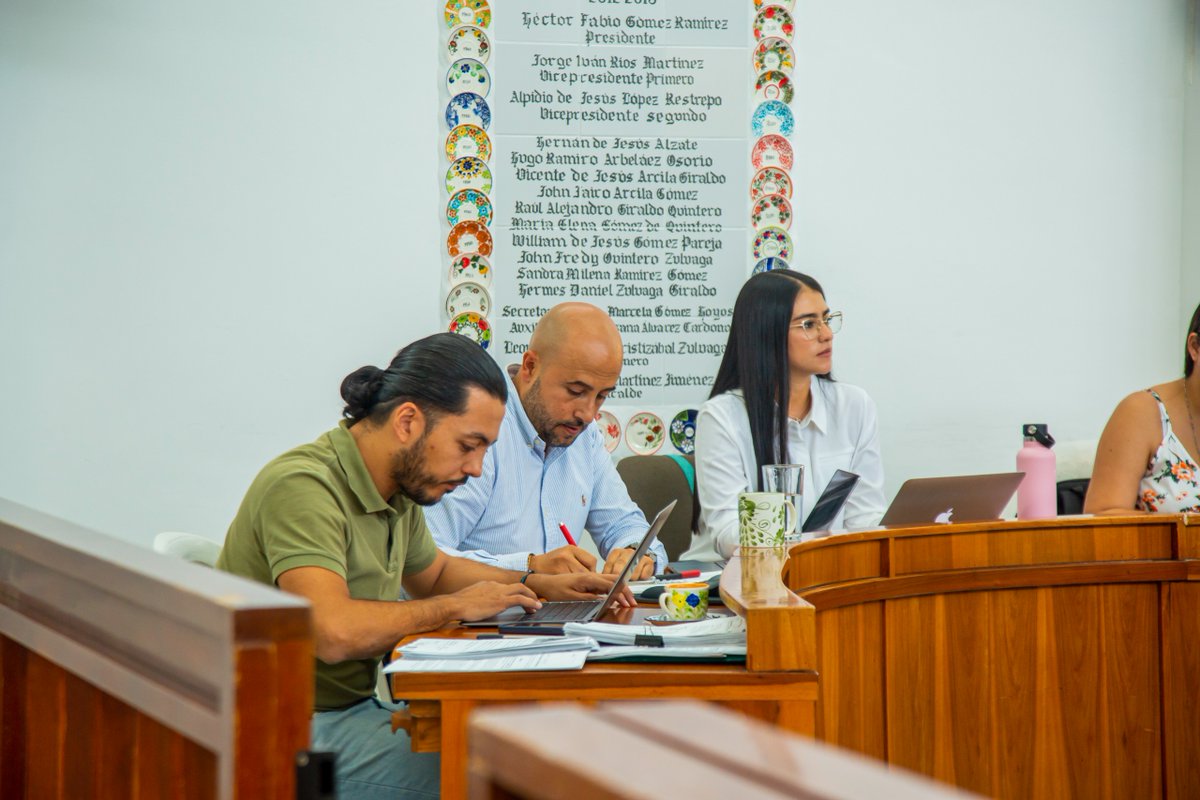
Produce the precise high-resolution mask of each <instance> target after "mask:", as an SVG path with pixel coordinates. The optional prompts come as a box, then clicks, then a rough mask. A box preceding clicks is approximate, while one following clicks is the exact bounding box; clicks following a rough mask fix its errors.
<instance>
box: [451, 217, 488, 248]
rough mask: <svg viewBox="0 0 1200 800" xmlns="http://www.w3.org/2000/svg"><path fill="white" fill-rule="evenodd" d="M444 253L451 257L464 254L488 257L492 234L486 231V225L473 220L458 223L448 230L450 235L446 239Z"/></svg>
mask: <svg viewBox="0 0 1200 800" xmlns="http://www.w3.org/2000/svg"><path fill="white" fill-rule="evenodd" d="M446 252H447V253H449V254H450V255H452V256H459V255H464V254H466V253H479V254H480V255H483V256H490V255H491V254H492V232H491V231H489V230H488V229H487V225H484V224H483V223H482V222H477V221H476V220H473V219H472V220H467V221H466V222H460V223H458V224H457V225H455V226H454V227H453V228H451V229H450V235H449V236H447V237H446Z"/></svg>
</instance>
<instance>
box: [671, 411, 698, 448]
mask: <svg viewBox="0 0 1200 800" xmlns="http://www.w3.org/2000/svg"><path fill="white" fill-rule="evenodd" d="M697 413H698V412H697V411H696V409H694V408H685V409H684V410H683V411H680V412H679V413H678V414H676V415H675V416H673V417H671V444H673V445H675V449H676V450H678V451H679V452H681V453H683V454H684V455H685V456H686V455H691V454H692V453H694V452H696V414H697Z"/></svg>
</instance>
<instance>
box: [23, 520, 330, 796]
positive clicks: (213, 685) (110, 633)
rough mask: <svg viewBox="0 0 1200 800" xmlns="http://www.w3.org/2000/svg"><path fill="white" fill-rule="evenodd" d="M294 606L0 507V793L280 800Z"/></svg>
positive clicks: (303, 722)
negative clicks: (268, 799) (272, 799)
mask: <svg viewBox="0 0 1200 800" xmlns="http://www.w3.org/2000/svg"><path fill="white" fill-rule="evenodd" d="M312 693H313V647H312V632H311V622H310V618H309V610H308V607H307V604H306V603H304V602H302V601H300V600H298V599H296V598H293V597H290V596H288V595H285V594H283V593H281V592H278V591H275V590H273V589H271V588H269V587H266V586H261V585H258V584H255V583H252V582H249V581H245V580H242V579H240V578H237V577H234V576H232V575H227V574H224V573H221V572H216V571H214V570H210V569H207V568H205V567H201V566H197V565H194V564H189V563H186V562H184V561H181V560H177V559H173V558H168V557H166V556H161V555H158V554H156V553H153V552H151V551H149V550H145V549H142V548H138V547H136V546H134V545H131V544H127V543H125V542H121V541H118V540H116V539H113V538H110V537H108V536H104V535H102V534H99V533H95V532H93V531H89V530H86V529H83V528H80V527H78V526H76V525H72V524H70V523H67V522H63V521H62V520H59V519H55V518H53V517H50V516H47V515H45V514H41V513H38V512H35V511H32V510H30V509H28V508H25V507H23V506H19V505H17V504H15V503H11V502H8V501H5V500H0V797H3V798H31V799H33V798H36V799H38V800H40V798H56V797H57V798H76V797H88V798H92V797H112V798H162V797H170V798H222V799H225V798H247V799H249V798H255V799H257V798H277V799H278V800H285V799H286V800H292V798H294V797H295V794H296V790H295V778H294V775H295V758H296V754H297V752H298V751H301V750H305V749H307V747H308V740H309V717H310V714H311V709H312V702H313V701H312Z"/></svg>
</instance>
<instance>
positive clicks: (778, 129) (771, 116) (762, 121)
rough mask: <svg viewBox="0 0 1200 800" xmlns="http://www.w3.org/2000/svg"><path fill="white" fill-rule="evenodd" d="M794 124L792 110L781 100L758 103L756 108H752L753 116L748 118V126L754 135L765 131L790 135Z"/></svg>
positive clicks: (759, 134) (760, 134)
mask: <svg viewBox="0 0 1200 800" xmlns="http://www.w3.org/2000/svg"><path fill="white" fill-rule="evenodd" d="M795 126H796V121H795V119H794V118H793V117H792V110H791V109H790V108H788V107H787V103H785V102H783V101H782V100H768V101H767V102H765V103H761V104H759V106H758V108H756V109H754V116H753V117H751V118H750V127H751V129H752V130H753V131H754V135H755V136H762V135H763V134H766V133H778V134H782V135H783V136H791V135H792V129H793V128H794V127H795Z"/></svg>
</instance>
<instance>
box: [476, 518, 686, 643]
mask: <svg viewBox="0 0 1200 800" xmlns="http://www.w3.org/2000/svg"><path fill="white" fill-rule="evenodd" d="M678 502H679V501H678V500H672V501H671V502H670V503H668V504H667V506H666V507H665V508H664V509H663V510H662V511H659V512H658V513H657V514H656V515H655V516H654V522H652V523H650V529H649V530H648V531H646V535H645V536H643V537H642V541H641V543H640V544H638V546H637V550H635V551H634V552H633V557H632V558H630V559H629V560H628V561H626V562H625V568H624V569H622V570H621V573H620V574H619V575H617V580H616V581H615V582H614V583H613V585H612V588H611V589H609V591H608V594H607V595H605V596H604V597H603V598H602V599H600V600H552V601H550V602H546V603H542V607H541V608H539V609H537V610H536V611H530V612H526V611H525V609H523V608H521V607H520V606H515V607H513V608H510V609H507V610H505V611H501V612H500V613H499V614H497V615H496V616H494V617H488V618H487V619H480V620H475V621H474V622H463V623H461V624H462V625H464V626H466V627H469V628H479V627H487V628H494V627H496V626H497V625H507V624H510V623H517V624H520V625H562V624H564V623H567V622H592V621H594V620H596V619H598V618H599V617H600V616H601V615H603V614H604V612H605V611H607V610H608V608H609V606H611V605H612V604H613V603H614V602H615V601H616V599H617V595H618V594H620V593H621V590H622V589H624V588H625V585H626V584H627V583H629V573H630V572H632V571H633V567H634V565H635V564H637V563H638V562H639V561H641V560H642V556H644V555H646V551H647V550H649V549H650V545H652V544H654V540H655V539H657V538H658V532H659V531H661V530H662V527H663V525H665V524H667V517H669V516H671V511H673V510H674V508H675V504H676V503H678Z"/></svg>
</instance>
